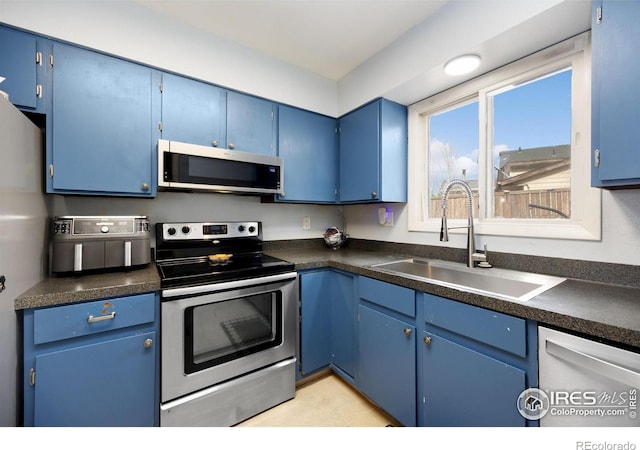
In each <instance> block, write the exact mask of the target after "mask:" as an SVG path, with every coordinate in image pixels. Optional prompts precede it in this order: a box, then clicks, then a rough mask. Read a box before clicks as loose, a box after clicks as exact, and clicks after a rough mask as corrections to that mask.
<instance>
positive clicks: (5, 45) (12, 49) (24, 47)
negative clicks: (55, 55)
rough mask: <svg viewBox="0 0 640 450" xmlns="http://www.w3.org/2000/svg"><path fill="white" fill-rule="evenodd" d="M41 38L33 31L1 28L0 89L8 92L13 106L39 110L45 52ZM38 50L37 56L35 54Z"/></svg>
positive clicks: (42, 87)
mask: <svg viewBox="0 0 640 450" xmlns="http://www.w3.org/2000/svg"><path fill="white" fill-rule="evenodd" d="M43 42H44V40H43V39H39V38H37V37H35V36H33V35H30V34H27V33H23V32H20V31H16V30H12V29H9V28H0V77H4V78H5V80H4V81H3V82H2V83H1V84H0V90H1V91H4V92H6V93H7V94H9V100H10V101H11V103H13V104H14V105H15V106H17V107H18V108H21V109H26V110H35V111H40V110H41V109H42V108H40V107H39V105H40V103H41V98H42V94H38V91H37V89H38V87H37V86H38V85H40V88H39V89H41V90H40V92H41V93H42V89H44V86H43V80H44V75H43V73H44V69H45V61H44V60H45V59H46V55H45V54H44V52H43V48H42V47H43V46H44V44H43ZM38 52H40V57H39V59H36V54H37V53H38Z"/></svg>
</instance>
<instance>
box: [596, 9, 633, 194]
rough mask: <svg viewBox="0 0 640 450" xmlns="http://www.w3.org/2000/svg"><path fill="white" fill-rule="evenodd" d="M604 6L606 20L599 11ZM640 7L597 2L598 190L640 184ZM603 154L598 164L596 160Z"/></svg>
mask: <svg viewBox="0 0 640 450" xmlns="http://www.w3.org/2000/svg"><path fill="white" fill-rule="evenodd" d="M600 6H601V8H602V9H601V13H602V15H601V21H598V19H597V15H598V7H600ZM638 41H640V2H635V1H608V0H604V1H602V2H598V1H597V2H594V3H593V22H592V127H591V128H592V130H591V133H592V143H591V144H592V148H593V151H594V157H593V165H592V176H591V183H592V185H593V186H599V187H615V186H633V185H638V184H640V158H638V142H639V141H640V127H638V117H640V94H638V89H637V83H638V78H639V77H640V59H638V55H637V42H638ZM596 150H597V151H598V152H599V165H598V164H596V161H595V158H596V157H595V153H596Z"/></svg>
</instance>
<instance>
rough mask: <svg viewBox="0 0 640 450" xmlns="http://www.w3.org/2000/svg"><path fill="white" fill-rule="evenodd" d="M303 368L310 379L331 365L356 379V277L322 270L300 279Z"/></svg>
mask: <svg viewBox="0 0 640 450" xmlns="http://www.w3.org/2000/svg"><path fill="white" fill-rule="evenodd" d="M300 280H301V282H300V299H301V300H300V303H301V308H300V316H301V320H300V355H299V356H300V357H299V360H300V362H299V368H300V372H301V375H302V376H306V375H309V374H312V373H313V372H316V371H318V370H320V369H324V368H327V367H329V366H330V365H331V366H332V367H333V368H334V369H337V370H339V371H340V373H341V375H343V376H346V378H347V379H348V381H351V382H352V381H353V378H355V357H356V355H355V354H356V318H355V313H356V309H355V305H356V297H355V295H356V293H355V276H354V275H351V274H348V273H343V272H338V271H333V270H321V271H313V272H303V273H302V274H301V275H300Z"/></svg>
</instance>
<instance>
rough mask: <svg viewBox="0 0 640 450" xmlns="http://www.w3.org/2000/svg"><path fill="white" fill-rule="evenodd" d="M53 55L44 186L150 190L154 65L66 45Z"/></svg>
mask: <svg viewBox="0 0 640 450" xmlns="http://www.w3.org/2000/svg"><path fill="white" fill-rule="evenodd" d="M54 55H55V66H54V69H53V107H52V114H51V115H49V116H48V117H47V127H48V129H49V130H51V132H50V135H51V136H48V137H47V139H48V142H47V165H49V168H48V173H49V176H48V177H47V192H51V193H78V194H104V195H126V196H142V197H152V196H154V195H155V192H156V184H157V156H156V153H157V150H156V147H157V139H158V138H159V136H160V134H159V133H160V132H159V130H158V123H159V119H160V91H159V82H160V74H159V72H157V71H154V70H152V69H150V68H148V67H144V66H141V65H137V64H133V63H130V62H127V61H123V60H120V59H117V58H113V57H110V56H106V55H103V54H100V53H96V52H91V51H87V50H84V49H80V48H76V47H73V46H69V45H63V44H56V45H54ZM49 139H50V140H49Z"/></svg>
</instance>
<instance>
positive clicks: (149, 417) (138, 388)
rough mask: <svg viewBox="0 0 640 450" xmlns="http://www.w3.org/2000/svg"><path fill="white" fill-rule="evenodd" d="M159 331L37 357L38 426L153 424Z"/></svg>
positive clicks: (36, 424)
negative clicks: (157, 334)
mask: <svg viewBox="0 0 640 450" xmlns="http://www.w3.org/2000/svg"><path fill="white" fill-rule="evenodd" d="M147 339H150V340H151V341H152V342H153V343H154V345H155V342H156V333H155V332H149V333H144V334H138V335H135V336H129V337H124V338H121V339H115V340H112V341H106V342H100V343H95V344H90V345H86V346H81V347H77V348H72V349H68V350H62V351H57V352H51V353H45V354H41V355H38V356H36V358H35V361H36V362H35V370H36V382H35V408H34V425H35V426H42V427H53V426H74V427H78V426H101V427H102V426H136V427H142V426H149V427H150V426H153V425H154V419H155V410H156V409H157V408H158V405H156V404H155V383H154V380H155V369H156V364H155V360H156V358H155V350H154V346H153V345H152V346H151V347H148V346H145V341H146V340H147Z"/></svg>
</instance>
